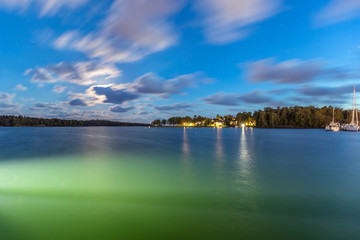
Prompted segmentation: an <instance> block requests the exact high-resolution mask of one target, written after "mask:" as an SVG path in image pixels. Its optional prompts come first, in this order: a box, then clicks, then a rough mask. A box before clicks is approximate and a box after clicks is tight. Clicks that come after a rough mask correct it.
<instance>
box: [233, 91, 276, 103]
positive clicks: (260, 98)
mask: <svg viewBox="0 0 360 240" xmlns="http://www.w3.org/2000/svg"><path fill="white" fill-rule="evenodd" d="M239 99H240V100H241V101H243V102H244V103H249V104H272V102H273V100H272V98H270V97H269V96H268V95H267V93H265V92H264V91H261V90H255V91H251V92H249V93H245V94H243V95H241V96H240V97H239Z"/></svg>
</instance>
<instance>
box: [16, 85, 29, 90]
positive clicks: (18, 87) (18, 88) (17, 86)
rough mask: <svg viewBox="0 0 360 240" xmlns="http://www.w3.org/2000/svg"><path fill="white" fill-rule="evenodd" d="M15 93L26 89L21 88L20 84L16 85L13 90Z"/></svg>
mask: <svg viewBox="0 0 360 240" xmlns="http://www.w3.org/2000/svg"><path fill="white" fill-rule="evenodd" d="M14 90H16V91H26V90H27V87H25V86H23V85H22V84H17V85H16V86H15V88H14Z"/></svg>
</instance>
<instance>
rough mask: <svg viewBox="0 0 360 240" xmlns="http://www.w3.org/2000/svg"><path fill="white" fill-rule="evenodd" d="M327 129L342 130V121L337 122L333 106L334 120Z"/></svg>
mask: <svg viewBox="0 0 360 240" xmlns="http://www.w3.org/2000/svg"><path fill="white" fill-rule="evenodd" d="M325 130H326V131H333V132H338V131H340V123H338V122H335V108H333V120H332V122H331V123H330V124H329V125H327V126H326V128H325Z"/></svg>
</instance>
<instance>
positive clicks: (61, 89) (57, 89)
mask: <svg viewBox="0 0 360 240" xmlns="http://www.w3.org/2000/svg"><path fill="white" fill-rule="evenodd" d="M66 88H67V87H66V86H62V85H55V86H54V87H53V89H52V91H53V92H55V93H62V92H64V91H65V89H66Z"/></svg>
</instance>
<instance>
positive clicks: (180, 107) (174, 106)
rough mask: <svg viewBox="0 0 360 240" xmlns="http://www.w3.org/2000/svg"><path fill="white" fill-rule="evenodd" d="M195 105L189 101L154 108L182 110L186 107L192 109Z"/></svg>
mask: <svg viewBox="0 0 360 240" xmlns="http://www.w3.org/2000/svg"><path fill="white" fill-rule="evenodd" d="M192 107H194V105H192V104H188V103H176V104H170V105H162V106H155V107H154V108H155V109H156V110H159V111H180V110H184V109H190V108H192Z"/></svg>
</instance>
